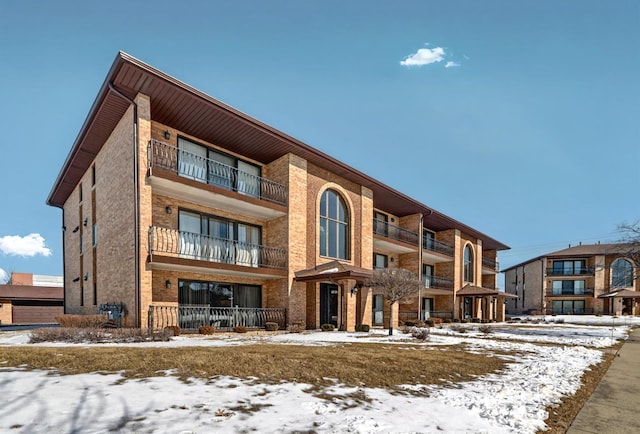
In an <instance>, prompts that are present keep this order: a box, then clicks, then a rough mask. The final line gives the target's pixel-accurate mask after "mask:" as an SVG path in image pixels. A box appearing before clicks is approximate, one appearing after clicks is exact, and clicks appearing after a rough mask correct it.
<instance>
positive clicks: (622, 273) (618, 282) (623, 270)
mask: <svg viewBox="0 0 640 434" xmlns="http://www.w3.org/2000/svg"><path fill="white" fill-rule="evenodd" d="M631 286H633V264H631V262H629V261H628V260H626V259H621V258H619V259H616V260H615V261H613V264H611V287H612V288H628V287H631Z"/></svg>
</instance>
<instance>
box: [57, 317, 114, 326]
mask: <svg viewBox="0 0 640 434" xmlns="http://www.w3.org/2000/svg"><path fill="white" fill-rule="evenodd" d="M56 321H58V323H59V324H60V327H64V328H83V329H84V328H100V327H102V325H103V324H104V323H105V322H106V321H107V316H106V315H67V314H65V315H60V316H57V317H56Z"/></svg>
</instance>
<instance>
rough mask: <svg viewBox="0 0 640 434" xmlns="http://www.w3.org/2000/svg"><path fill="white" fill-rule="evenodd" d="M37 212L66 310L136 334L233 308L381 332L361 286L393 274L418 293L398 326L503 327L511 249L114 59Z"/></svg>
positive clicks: (379, 310)
mask: <svg viewBox="0 0 640 434" xmlns="http://www.w3.org/2000/svg"><path fill="white" fill-rule="evenodd" d="M48 204H49V205H52V206H56V207H60V208H62V210H63V213H62V214H63V216H62V218H63V228H64V232H63V239H64V279H65V310H66V312H67V313H95V312H96V309H97V306H99V305H100V304H102V303H110V302H113V303H116V302H122V303H124V304H125V306H126V317H125V324H128V325H131V326H146V325H147V324H148V321H149V320H150V318H151V319H152V320H153V321H154V322H155V324H154V325H156V324H157V321H158V318H159V317H162V318H163V321H164V322H165V323H166V322H167V321H169V322H171V321H175V322H177V323H179V324H180V325H181V326H182V327H186V328H192V327H194V326H195V325H197V324H195V323H190V322H189V321H190V319H194V318H198V315H207V316H208V319H209V320H210V321H211V323H215V324H216V325H221V324H224V323H225V322H224V318H227V319H228V318H230V317H231V316H230V315H231V313H230V312H231V311H233V314H234V315H237V316H235V317H234V318H235V320H236V323H238V321H239V320H238V318H243V319H242V321H243V322H245V323H247V324H248V325H254V326H255V325H258V326H259V325H261V324H262V322H263V321H265V320H269V318H272V319H274V320H277V321H279V322H280V323H281V325H286V324H290V323H292V322H295V321H304V322H305V323H306V325H307V327H308V328H316V327H319V326H320V325H321V324H324V323H333V324H334V325H336V326H338V327H342V328H343V329H346V330H353V329H354V327H355V325H356V324H360V323H362V324H369V325H382V324H384V323H385V319H387V318H388V310H385V309H384V301H383V300H382V298H381V296H380V295H378V294H374V293H373V292H372V290H371V289H370V288H366V287H365V286H364V285H363V283H364V282H365V281H366V278H367V277H368V276H369V275H370V274H371V272H372V270H373V269H374V268H377V267H389V268H397V267H400V268H405V269H408V270H411V271H413V272H415V273H416V274H417V275H419V276H420V277H421V278H422V279H423V282H424V288H423V289H422V290H421V293H420V294H419V295H418V296H416V297H415V299H414V300H413V301H410V302H408V303H405V304H403V305H401V306H400V307H399V312H396V314H395V315H394V318H398V316H399V315H400V316H402V317H403V318H410V317H412V318H417V317H418V316H423V317H424V316H445V317H446V316H448V317H452V318H461V317H477V318H495V319H502V318H503V315H504V297H505V294H504V293H503V292H498V291H496V289H495V288H496V279H497V273H498V265H497V253H498V251H500V250H504V249H507V248H508V247H507V246H506V245H504V244H502V243H501V242H499V241H497V240H495V239H493V238H491V237H488V236H486V235H484V234H483V233H481V232H479V231H478V230H476V229H474V228H471V227H469V226H467V225H465V224H463V223H461V222H459V221H457V220H455V219H453V218H451V217H449V216H447V215H444V214H442V213H440V212H438V211H436V210H434V209H432V208H429V207H427V206H426V205H423V204H421V203H419V202H417V201H416V200H414V199H412V198H410V197H407V196H405V195H404V194H402V193H400V192H398V191H396V190H394V189H392V188H390V187H388V186H386V185H384V184H382V183H381V182H379V181H377V180H375V179H374V178H372V177H370V176H368V175H366V174H364V173H361V172H359V171H357V170H355V169H353V168H351V167H349V166H347V165H346V164H345V163H342V162H340V161H338V160H336V159H334V158H332V157H330V156H328V155H326V154H324V153H322V152H321V151H319V150H317V149H314V148H312V147H310V146H308V145H306V144H304V143H302V142H300V141H298V140H296V139H294V138H292V137H290V136H288V135H286V134H284V133H282V132H280V131H277V130H275V129H274V128H272V127H270V126H268V125H265V124H264V123H261V122H260V121H258V120H256V119H253V118H251V117H249V116H247V115H246V114H244V113H241V112H240V111H238V110H236V109H234V108H232V107H229V106H227V105H225V104H223V103H221V102H220V101H217V100H215V99H213V98H211V97H210V96H208V95H205V94H204V93H202V92H200V91H198V90H197V89H194V88H192V87H190V86H188V85H187V84H185V83H182V82H180V81H178V80H177V79H175V78H173V77H170V76H169V75H167V74H165V73H163V72H161V71H159V70H157V69H155V68H153V67H152V66H150V65H147V64H145V63H143V62H141V61H139V60H137V59H135V58H133V57H131V56H129V55H127V54H125V53H119V54H118V55H117V56H116V59H115V61H114V63H113V65H112V67H111V69H110V71H109V73H108V75H107V77H106V79H105V81H104V84H103V85H102V87H101V88H100V91H99V93H98V96H97V98H96V100H95V102H94V104H93V106H92V107H91V109H90V112H89V114H88V117H87V119H86V120H85V122H84V124H83V126H82V128H81V130H80V133H79V135H78V137H77V139H76V141H75V142H74V144H73V146H72V149H71V151H70V153H69V155H68V157H67V159H66V161H65V163H64V165H63V167H62V169H61V171H60V174H59V176H58V178H57V180H56V182H55V184H54V186H53V188H52V191H51V193H50V195H49V198H48ZM198 309H200V310H198ZM396 309H398V307H396ZM216 318H218V319H220V318H222V319H223V320H219V321H214V319H216ZM387 321H388V320H387Z"/></svg>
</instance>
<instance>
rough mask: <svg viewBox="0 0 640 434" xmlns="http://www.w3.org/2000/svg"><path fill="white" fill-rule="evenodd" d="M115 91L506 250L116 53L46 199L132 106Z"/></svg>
mask: <svg viewBox="0 0 640 434" xmlns="http://www.w3.org/2000/svg"><path fill="white" fill-rule="evenodd" d="M112 88H113V89H115V91H114V90H112ZM116 92H119V93H120V94H122V96H125V97H127V98H130V99H133V98H135V96H136V95H137V94H138V93H142V94H144V95H147V96H148V97H149V98H150V100H151V118H152V119H153V120H155V121H157V122H160V123H162V124H164V125H167V126H170V127H172V128H175V129H177V130H179V131H183V132H185V133H187V134H190V135H193V136H194V137H199V138H201V139H202V140H205V141H207V142H210V143H215V144H216V145H219V146H221V147H223V148H225V149H228V150H230V151H232V152H235V153H237V154H239V155H245V156H247V157H249V158H251V159H253V160H256V161H260V162H262V163H264V164H267V163H270V162H272V161H274V160H276V159H278V158H280V157H281V156H283V155H286V154H288V153H292V154H295V155H298V156H300V157H302V158H304V159H306V160H307V161H308V162H310V163H312V164H314V165H316V166H318V167H320V168H323V169H326V170H329V171H331V172H333V173H339V174H340V175H341V176H342V177H344V178H345V179H347V180H349V181H352V182H354V183H356V184H359V185H362V186H364V187H367V188H369V189H371V190H372V191H373V197H374V201H375V203H374V206H375V207H376V208H379V209H382V210H384V211H387V212H389V213H392V214H394V215H397V216H406V215H411V214H422V215H424V222H425V226H427V227H429V228H430V229H433V230H436V231H439V230H446V229H459V230H460V231H462V232H464V233H466V234H469V235H471V236H473V237H475V238H478V239H481V240H482V242H483V246H484V248H486V249H488V250H506V249H508V248H509V247H508V246H507V245H505V244H503V243H501V242H499V241H497V240H495V239H493V238H491V237H489V236H487V235H485V234H483V233H481V232H479V231H477V230H476V229H473V228H471V227H469V226H467V225H465V224H463V223H461V222H459V221H457V220H455V219H453V218H451V217H449V216H446V215H444V214H442V213H440V212H438V211H436V210H434V209H433V208H430V207H428V206H426V205H423V204H422V203H420V202H418V201H416V200H414V199H412V198H410V197H408V196H406V195H404V194H402V193H400V192H399V191H397V190H395V189H393V188H391V187H389V186H387V185H385V184H383V183H382V182H380V181H378V180H376V179H374V178H372V177H370V176H367V175H365V174H364V173H362V172H360V171H358V170H356V169H354V168H352V167H350V166H348V165H347V164H345V163H343V162H341V161H338V160H337V159H335V158H333V157H330V156H329V155H327V154H325V153H323V152H321V151H319V150H317V149H315V148H312V147H311V146H309V145H306V144H305V143H303V142H301V141H299V140H296V139H294V138H293V137H291V136H288V135H286V134H285V133H283V132H281V131H278V130H276V129H275V128H273V127H270V126H268V125H266V124H264V123H262V122H260V121H258V120H256V119H254V118H252V117H250V116H248V115H246V114H245V113H242V112H240V111H239V110H236V109H235V108H233V107H231V106H228V105H226V104H224V103H222V102H220V101H218V100H216V99H214V98H212V97H210V96H209V95H207V94H205V93H203V92H201V91H199V90H197V89H195V88H193V87H191V86H189V85H187V84H185V83H183V82H181V81H179V80H177V79H175V78H173V77H171V76H170V75H168V74H165V73H164V72H162V71H160V70H158V69H156V68H153V67H152V66H150V65H147V64H146V63H144V62H141V61H140V60H138V59H136V58H134V57H132V56H130V55H128V54H126V53H123V52H119V53H118V54H117V56H116V58H115V60H114V62H113V64H112V66H111V69H110V70H109V73H108V74H107V77H106V78H105V80H104V82H103V84H102V86H101V87H100V90H99V92H98V96H97V97H96V99H95V101H94V103H93V105H92V106H91V109H90V111H89V114H88V116H87V118H86V120H85V122H84V124H83V125H82V128H81V129H80V133H79V134H78V136H77V138H76V140H75V142H74V143H73V146H72V148H71V151H70V152H69V155H68V156H67V158H66V160H65V162H64V165H63V167H62V170H61V171H60V173H59V175H58V177H57V179H56V181H55V184H54V185H53V188H52V189H51V192H50V193H49V197H48V199H47V204H49V205H51V206H56V207H60V208H62V207H63V205H64V203H65V202H66V200H67V199H68V198H69V196H70V195H71V193H72V191H73V189H74V188H75V186H76V185H77V183H78V182H79V180H80V178H81V177H82V176H83V174H84V173H85V172H86V170H87V169H88V168H89V166H90V164H91V162H92V160H93V158H94V156H95V155H96V154H97V153H98V152H99V151H100V149H101V147H102V145H103V144H104V143H105V141H106V140H107V138H108V137H109V135H110V134H111V132H112V131H113V129H114V128H115V126H116V125H117V123H118V122H119V121H120V119H121V118H122V116H124V114H125V112H126V111H127V109H128V108H129V107H130V103H129V102H128V101H127V100H126V99H125V98H123V97H122V96H120V95H118V94H117V93H116ZM204 120H206V122H205V121H204Z"/></svg>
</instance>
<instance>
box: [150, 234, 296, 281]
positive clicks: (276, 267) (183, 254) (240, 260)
mask: <svg viewBox="0 0 640 434" xmlns="http://www.w3.org/2000/svg"><path fill="white" fill-rule="evenodd" d="M149 253H150V258H151V259H150V262H151V263H153V264H156V268H165V269H166V268H170V269H172V268H176V269H177V268H185V267H190V268H193V267H199V268H202V269H203V270H202V271H205V272H212V271H214V272H216V273H221V274H234V275H246V276H257V275H262V274H264V275H265V277H267V276H266V275H274V274H275V275H278V276H279V275H281V274H282V273H281V272H280V270H286V269H287V251H286V250H285V249H278V248H273V247H266V246H262V245H257V244H249V243H242V242H239V241H235V240H229V239H224V238H215V237H209V236H207V235H201V234H197V233H193V232H185V231H179V230H176V229H169V228H163V227H159V226H152V227H150V228H149ZM202 261H204V262H207V263H216V264H223V266H216V267H215V268H211V266H210V265H207V264H202ZM224 265H226V267H225V266H224ZM274 271H275V273H274Z"/></svg>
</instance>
